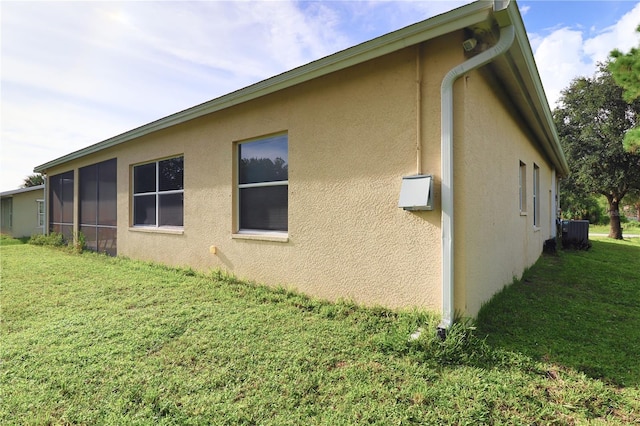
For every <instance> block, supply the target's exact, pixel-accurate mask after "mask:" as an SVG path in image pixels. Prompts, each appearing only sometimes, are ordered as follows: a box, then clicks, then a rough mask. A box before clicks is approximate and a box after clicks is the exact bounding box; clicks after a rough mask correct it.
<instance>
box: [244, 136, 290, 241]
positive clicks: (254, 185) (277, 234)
mask: <svg viewBox="0 0 640 426" xmlns="http://www.w3.org/2000/svg"><path fill="white" fill-rule="evenodd" d="M278 136H287V151H288V148H289V135H288V134H287V133H281V134H274V135H268V136H263V137H259V138H256V139H251V140H246V141H242V142H238V143H237V147H236V149H237V152H236V156H235V157H236V161H238V162H239V153H240V147H241V146H242V145H244V144H249V143H252V142H260V141H262V140H264V139H270V138H274V137H278ZM287 164H288V159H287ZM237 179H238V180H237V182H238V184H237V185H236V224H237V226H236V229H237V233H236V234H234V235H235V236H236V237H241V236H242V235H243V234H244V235H257V236H270V235H271V236H275V237H287V236H288V233H289V220H288V218H287V230H286V231H276V230H268V229H254V228H242V227H241V220H240V217H241V215H242V211H241V209H242V206H241V203H240V190H241V189H245V188H264V187H270V186H286V187H287V188H288V187H289V179H287V180H280V181H272V182H256V183H240V165H239V163H238V168H237ZM287 190H288V189H287ZM288 207H289V200H288V199H287V209H288Z"/></svg>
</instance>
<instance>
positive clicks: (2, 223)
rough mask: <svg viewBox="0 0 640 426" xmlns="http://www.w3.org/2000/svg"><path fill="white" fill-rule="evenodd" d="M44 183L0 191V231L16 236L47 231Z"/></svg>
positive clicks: (21, 236) (20, 236) (27, 235)
mask: <svg viewBox="0 0 640 426" xmlns="http://www.w3.org/2000/svg"><path fill="white" fill-rule="evenodd" d="M44 200H45V196H44V185H37V186H31V187H28V188H20V189H15V190H13V191H6V192H2V193H0V231H1V232H2V233H3V234H5V235H9V236H11V237H14V238H23V237H30V236H32V235H36V234H43V233H44V232H45V229H46V228H45V223H46V219H45V202H44Z"/></svg>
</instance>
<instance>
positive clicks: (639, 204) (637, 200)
mask: <svg viewBox="0 0 640 426" xmlns="http://www.w3.org/2000/svg"><path fill="white" fill-rule="evenodd" d="M624 205H625V206H629V208H631V210H632V212H633V213H634V215H635V217H636V219H638V222H640V189H636V190H633V191H630V192H629V193H628V194H627V196H626V197H625V199H624Z"/></svg>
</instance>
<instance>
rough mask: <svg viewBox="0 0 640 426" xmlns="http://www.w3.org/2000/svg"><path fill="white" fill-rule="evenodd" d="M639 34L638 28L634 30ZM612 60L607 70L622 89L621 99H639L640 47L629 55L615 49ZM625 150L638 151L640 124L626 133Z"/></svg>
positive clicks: (631, 100) (639, 27) (639, 149)
mask: <svg viewBox="0 0 640 426" xmlns="http://www.w3.org/2000/svg"><path fill="white" fill-rule="evenodd" d="M636 31H637V32H640V26H638V28H637V29H636ZM611 58H612V60H611V61H610V62H609V70H610V71H611V75H612V76H613V79H614V80H615V82H616V84H618V86H620V87H622V89H623V90H624V91H623V98H624V100H626V101H627V102H633V101H635V100H636V99H638V98H640V46H638V47H637V48H636V47H634V48H632V49H631V50H630V51H629V53H622V52H621V51H620V50H618V49H615V50H614V51H613V52H611ZM623 144H624V147H625V149H626V150H628V151H633V152H638V151H640V124H639V123H635V126H634V127H633V128H631V129H629V131H628V132H627V134H626V135H625V138H624V140H623Z"/></svg>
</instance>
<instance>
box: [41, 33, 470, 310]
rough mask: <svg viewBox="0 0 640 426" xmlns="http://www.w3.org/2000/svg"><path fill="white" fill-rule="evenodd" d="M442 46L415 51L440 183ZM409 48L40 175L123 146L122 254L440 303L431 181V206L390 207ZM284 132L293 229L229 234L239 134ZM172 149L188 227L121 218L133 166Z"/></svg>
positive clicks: (405, 143)
mask: <svg viewBox="0 0 640 426" xmlns="http://www.w3.org/2000/svg"><path fill="white" fill-rule="evenodd" d="M460 37H461V35H460ZM456 38H458V37H456ZM447 43H449V42H447V41H446V40H445V39H437V40H434V41H432V42H430V43H429V44H427V45H426V46H424V47H423V49H422V55H423V57H422V59H421V65H422V67H423V69H424V82H423V85H422V86H423V88H422V90H423V107H422V109H423V119H422V120H423V121H422V123H421V127H422V129H423V139H424V143H423V149H422V163H423V172H424V173H432V174H434V175H435V181H436V185H435V186H436V188H437V187H438V186H439V177H438V174H439V169H440V155H439V151H440V136H439V135H440V128H439V121H440V116H439V84H440V81H441V79H442V76H443V75H444V73H445V72H446V71H447V70H448V69H449V68H450V67H451V66H453V65H454V64H456V63H458V62H459V61H460V60H461V59H462V56H461V55H450V54H448V53H446V52H448V49H446V44H447ZM416 54H417V49H416V48H415V47H412V48H407V49H404V50H402V51H400V52H397V53H393V54H391V55H388V56H385V57H383V58H380V59H377V60H374V61H371V62H368V63H365V64H362V65H359V66H356V67H352V68H350V69H347V70H344V71H340V72H337V73H334V74H331V75H328V76H325V77H322V78H319V79H316V80H314V81H311V82H308V83H305V84H302V85H299V86H296V87H293V88H290V89H287V90H284V91H281V92H278V93H275V94H272V95H269V96H266V97H263V98H260V99H257V100H254V101H250V102H248V103H245V104H241V105H238V106H235V107H232V108H228V109H226V110H223V111H220V112H217V113H213V114H210V115H208V116H205V117H202V118H199V119H196V120H193V121H191V122H188V123H184V124H181V125H178V126H175V127H173V128H170V129H166V130H163V131H160V132H157V133H154V134H152V135H147V136H144V137H141V138H139V139H137V140H134V141H131V142H128V143H126V144H122V145H119V146H118V147H114V148H111V149H109V150H105V151H101V152H99V153H98V154H94V155H91V156H88V157H84V158H82V159H81V160H76V161H74V162H73V163H71V164H69V165H68V166H67V167H58V168H56V169H53V170H49V171H48V174H50V175H54V174H57V173H61V172H65V171H67V170H69V169H76V170H77V169H78V168H79V167H83V166H86V165H89V164H94V163H97V162H100V161H104V160H108V159H110V158H113V157H117V159H118V225H119V229H118V254H119V255H124V256H129V257H132V258H138V259H147V260H153V261H159V262H163V263H167V264H172V265H191V266H192V267H195V268H197V269H200V270H211V269H217V268H220V269H223V270H226V271H229V272H231V273H234V274H236V275H237V276H239V277H241V278H248V279H253V280H256V281H258V282H263V283H267V284H270V285H281V286H285V287H290V288H294V289H297V290H299V291H302V292H305V293H308V294H312V295H315V296H319V297H322V298H327V299H330V300H335V299H339V298H345V299H352V300H355V301H357V302H360V303H365V304H369V305H384V306H388V307H412V306H413V307H422V308H428V309H433V310H439V309H440V304H441V286H440V265H441V257H440V256H441V254H440V239H441V236H440V213H439V211H438V209H439V201H438V195H439V190H436V194H435V198H436V206H435V209H434V210H433V211H428V212H406V211H404V210H402V209H399V208H398V207H397V205H398V197H399V194H400V186H401V180H402V177H403V176H406V175H413V174H416V171H417V170H416V155H417V154H416V128H417V124H416V96H417V92H416ZM425 58H426V59H425ZM279 132H287V133H288V138H289V139H288V140H289V142H288V144H289V226H288V228H289V230H288V240H287V241H285V242H282V241H270V240H269V238H261V237H255V239H246V238H238V237H237V236H235V237H234V235H233V234H234V232H235V231H236V228H235V226H236V220H235V217H236V214H237V209H236V207H235V206H236V203H237V200H236V198H237V196H236V188H235V181H236V177H235V167H236V164H235V163H236V160H235V158H236V152H237V151H236V149H237V147H236V145H237V143H238V142H239V141H244V140H248V139H252V138H256V137H260V136H264V135H270V134H274V133H279ZM179 154H184V165H185V172H184V186H185V191H184V194H185V195H184V197H185V201H184V229H183V232H179V233H165V232H162V231H160V230H158V231H153V232H149V230H142V229H139V228H133V227H131V226H129V225H130V223H131V199H130V197H131V195H130V193H131V191H130V185H131V167H132V165H135V164H138V163H141V162H147V161H150V160H155V159H160V158H163V157H169V156H175V155H179ZM77 186H78V182H77V174H76V188H77ZM76 195H77V189H76ZM76 200H77V197H76ZM76 204H77V203H76ZM76 209H77V207H76ZM76 216H77V215H76ZM211 246H215V248H216V254H212V253H210V247H211Z"/></svg>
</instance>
